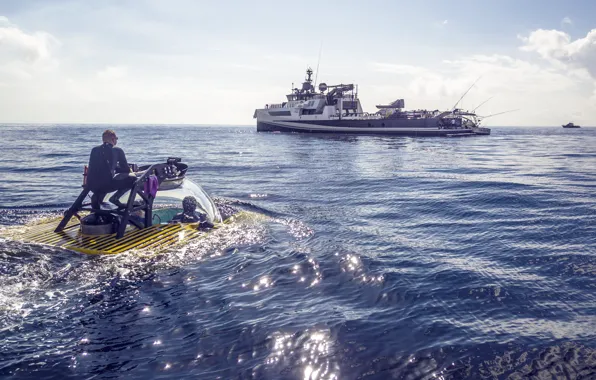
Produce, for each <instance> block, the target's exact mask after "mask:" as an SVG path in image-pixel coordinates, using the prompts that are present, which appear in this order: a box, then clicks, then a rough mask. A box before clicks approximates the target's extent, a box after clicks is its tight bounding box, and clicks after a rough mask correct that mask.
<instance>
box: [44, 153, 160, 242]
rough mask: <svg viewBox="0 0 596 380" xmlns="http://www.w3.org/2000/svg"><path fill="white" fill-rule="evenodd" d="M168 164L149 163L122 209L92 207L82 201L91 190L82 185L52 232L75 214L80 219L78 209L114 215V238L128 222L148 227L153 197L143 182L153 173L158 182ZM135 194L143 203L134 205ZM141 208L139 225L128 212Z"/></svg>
mask: <svg viewBox="0 0 596 380" xmlns="http://www.w3.org/2000/svg"><path fill="white" fill-rule="evenodd" d="M167 166H168V164H155V165H151V166H150V167H149V168H148V169H147V170H145V172H144V173H143V175H141V176H140V177H139V178H137V180H136V181H135V183H134V185H133V187H132V188H131V190H130V192H129V196H128V201H127V202H126V208H124V209H123V210H120V209H116V210H102V209H94V208H92V207H91V203H83V201H84V200H85V197H87V195H88V194H89V192H90V191H91V190H90V189H89V188H88V187H86V186H85V187H83V191H81V193H80V194H79V196H78V197H77V199H76V200H75V201H74V203H73V204H72V205H71V206H70V207H69V208H68V210H66V212H65V213H64V217H63V218H62V220H61V221H60V223H59V224H58V227H56V229H55V230H54V232H60V231H62V230H64V228H65V227H66V225H67V224H68V222H69V221H70V219H71V218H72V217H73V216H75V217H77V219H79V220H80V219H81V217H80V216H79V212H80V211H89V212H92V213H95V214H97V215H112V216H116V217H118V218H119V219H120V224H119V225H118V231H117V233H116V239H120V238H121V237H123V236H124V232H125V231H126V227H127V226H128V224H131V225H133V226H135V227H136V228H138V229H143V228H147V227H150V226H151V225H152V223H153V200H154V198H153V197H151V195H150V194H146V193H145V190H144V185H145V182H147V180H148V179H149V176H150V175H155V176H156V177H157V181H158V183H159V184H161V183H162V181H163V180H164V179H165V178H166V173H165V168H166V167H167ZM137 194H138V195H139V196H140V197H141V199H143V204H141V205H139V206H135V205H134V201H135V198H136V196H137ZM140 210H143V211H145V220H144V223H143V224H142V225H141V224H140V223H137V222H136V221H134V220H131V219H130V214H131V213H133V212H136V211H140Z"/></svg>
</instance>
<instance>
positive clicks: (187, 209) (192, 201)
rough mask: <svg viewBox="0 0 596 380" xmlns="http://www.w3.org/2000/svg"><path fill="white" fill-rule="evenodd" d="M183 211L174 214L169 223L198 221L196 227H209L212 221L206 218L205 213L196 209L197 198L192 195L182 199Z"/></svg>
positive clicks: (211, 225)
mask: <svg viewBox="0 0 596 380" xmlns="http://www.w3.org/2000/svg"><path fill="white" fill-rule="evenodd" d="M182 209H183V210H184V211H183V212H181V213H179V214H176V215H175V216H174V217H173V218H172V220H170V223H199V226H198V228H211V227H213V223H211V221H210V220H209V219H207V214H203V213H201V212H198V211H197V200H196V198H195V197H193V196H192V195H189V196H187V197H184V199H183V200H182Z"/></svg>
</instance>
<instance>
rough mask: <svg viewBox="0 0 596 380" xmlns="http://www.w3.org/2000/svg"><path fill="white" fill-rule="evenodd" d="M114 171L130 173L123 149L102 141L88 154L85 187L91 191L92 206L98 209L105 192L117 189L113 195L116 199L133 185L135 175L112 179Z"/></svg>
mask: <svg viewBox="0 0 596 380" xmlns="http://www.w3.org/2000/svg"><path fill="white" fill-rule="evenodd" d="M116 173H130V169H129V167H128V162H127V161H126V155H125V154H124V151H123V150H122V149H120V148H118V147H114V146H113V145H112V144H110V143H103V144H102V145H100V146H96V147H95V148H93V149H92V150H91V155H90V156H89V170H88V172H87V187H88V188H89V189H90V190H91V191H92V192H93V197H92V198H91V203H92V207H93V208H96V209H99V206H100V205H101V203H102V202H103V198H104V197H105V196H106V194H107V193H110V192H112V191H116V190H119V191H118V192H117V193H116V194H115V195H116V196H115V197H114V199H117V198H119V197H120V196H122V195H123V194H124V193H125V192H126V190H128V189H130V188H132V186H133V185H134V183H135V180H136V178H135V177H124V178H123V179H114V175H115V174H116ZM118 194H120V195H119V196H118Z"/></svg>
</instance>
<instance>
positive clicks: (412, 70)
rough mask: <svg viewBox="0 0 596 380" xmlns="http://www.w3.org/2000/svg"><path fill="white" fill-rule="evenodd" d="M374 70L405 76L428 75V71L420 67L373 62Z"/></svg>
mask: <svg viewBox="0 0 596 380" xmlns="http://www.w3.org/2000/svg"><path fill="white" fill-rule="evenodd" d="M372 66H373V68H374V69H375V70H376V71H379V72H385V73H393V74H403V75H422V74H426V73H427V72H428V70H427V69H426V68H424V67H420V66H412V65H399V64H393V63H381V62H373V63H372Z"/></svg>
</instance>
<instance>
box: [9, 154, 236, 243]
mask: <svg viewBox="0 0 596 380" xmlns="http://www.w3.org/2000/svg"><path fill="white" fill-rule="evenodd" d="M187 169H188V165H186V164H184V163H182V162H181V159H180V158H177V157H170V158H168V159H167V161H166V163H160V164H154V165H146V166H143V167H139V168H138V170H137V171H136V172H135V175H136V177H137V179H136V181H135V184H134V186H133V187H132V189H131V190H130V192H128V193H127V194H125V195H123V196H122V198H120V201H121V202H122V203H123V204H124V205H125V207H124V208H118V207H116V206H115V205H114V206H112V205H111V204H109V203H103V204H102V205H101V207H100V208H99V209H94V208H92V205H91V202H90V201H87V202H86V200H87V198H88V196H89V193H90V190H89V189H88V188H87V187H86V186H85V185H83V190H82V191H81V193H80V194H79V196H78V197H77V199H76V200H75V201H74V203H73V204H72V205H71V206H70V207H69V208H68V209H67V210H66V211H65V212H64V215H63V216H62V217H56V218H52V219H46V220H42V221H38V222H34V223H30V224H28V225H25V226H18V227H14V228H7V229H5V230H3V231H2V232H1V234H2V235H3V237H7V238H10V239H11V240H16V241H22V242H26V243H37V244H44V245H49V246H53V247H60V248H64V249H68V250H72V251H77V252H82V253H86V254H118V253H122V252H126V251H131V250H143V251H144V250H150V251H153V252H157V251H162V250H165V249H168V248H173V247H177V246H181V245H184V244H187V243H189V242H191V241H193V240H195V239H199V238H201V237H204V236H206V234H208V233H209V232H210V231H212V229H214V228H219V227H221V226H222V225H223V224H225V223H228V222H230V221H231V220H232V219H233V218H234V217H231V218H228V219H227V220H225V221H224V220H222V217H221V215H220V212H219V210H218V209H217V206H216V205H215V203H214V202H213V200H212V199H211V198H210V197H209V195H208V194H207V193H206V192H205V191H204V190H203V188H202V187H201V186H200V185H198V184H196V183H194V182H193V181H191V180H190V179H188V178H186V171H187ZM188 196H192V197H194V198H195V200H196V205H197V211H198V213H199V214H200V215H202V216H203V217H204V219H203V221H201V222H194V223H180V222H174V220H175V219H176V216H177V215H180V214H181V213H183V208H182V201H183V199H185V198H186V197H188ZM204 226H208V227H206V228H205V227H204Z"/></svg>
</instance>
